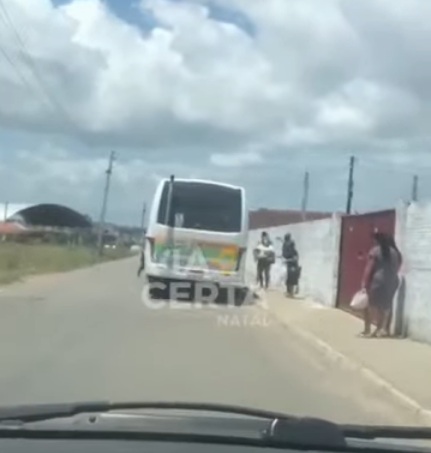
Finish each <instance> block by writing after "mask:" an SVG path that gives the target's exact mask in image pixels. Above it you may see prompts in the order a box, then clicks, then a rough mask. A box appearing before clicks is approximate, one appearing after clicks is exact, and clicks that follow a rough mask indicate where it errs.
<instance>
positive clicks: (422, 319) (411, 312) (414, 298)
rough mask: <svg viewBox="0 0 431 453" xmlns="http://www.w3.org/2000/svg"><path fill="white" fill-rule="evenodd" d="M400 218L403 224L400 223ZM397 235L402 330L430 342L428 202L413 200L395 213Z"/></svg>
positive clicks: (430, 219)
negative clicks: (402, 296)
mask: <svg viewBox="0 0 431 453" xmlns="http://www.w3.org/2000/svg"><path fill="white" fill-rule="evenodd" d="M403 222H404V225H403ZM397 224H398V226H397V239H398V244H399V247H400V249H401V251H402V253H403V255H404V260H405V266H404V269H403V272H404V275H405V280H406V296H405V302H404V307H403V313H402V319H403V321H404V326H403V327H404V329H403V330H404V331H405V332H406V334H407V335H408V336H409V337H411V338H413V339H416V340H419V341H426V342H429V343H431V203H426V204H423V203H414V204H411V205H410V206H408V207H407V208H405V213H404V215H403V213H402V211H401V209H400V210H399V213H397Z"/></svg>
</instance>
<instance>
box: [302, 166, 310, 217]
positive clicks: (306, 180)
mask: <svg viewBox="0 0 431 453" xmlns="http://www.w3.org/2000/svg"><path fill="white" fill-rule="evenodd" d="M309 186H310V175H309V173H308V171H306V172H305V174H304V185H303V192H302V206H301V209H302V221H303V222H305V220H306V218H307V205H308V191H309Z"/></svg>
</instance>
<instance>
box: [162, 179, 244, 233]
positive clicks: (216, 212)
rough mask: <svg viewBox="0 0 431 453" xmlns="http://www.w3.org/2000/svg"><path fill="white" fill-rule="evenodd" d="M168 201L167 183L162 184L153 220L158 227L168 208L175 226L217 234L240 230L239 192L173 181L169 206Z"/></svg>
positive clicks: (225, 188)
mask: <svg viewBox="0 0 431 453" xmlns="http://www.w3.org/2000/svg"><path fill="white" fill-rule="evenodd" d="M168 199H169V183H165V185H164V187H163V192H162V197H161V200H160V205H159V210H158V217H157V221H158V223H160V224H162V225H164V224H166V219H167V217H166V215H167V209H168V207H169V206H172V207H171V213H170V214H171V219H172V218H173V219H174V220H173V222H174V224H175V227H178V228H185V229H196V230H206V231H214V232H218V233H238V232H240V231H241V226H242V217H243V211H242V194H241V191H240V190H239V189H233V188H228V187H223V186H220V185H216V184H208V183H197V182H175V183H174V185H173V187H172V201H171V205H169V203H168ZM171 224H172V222H171Z"/></svg>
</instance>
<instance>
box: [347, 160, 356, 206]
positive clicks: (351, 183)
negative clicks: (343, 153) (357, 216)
mask: <svg viewBox="0 0 431 453" xmlns="http://www.w3.org/2000/svg"><path fill="white" fill-rule="evenodd" d="M354 170H355V157H354V156H352V157H351V158H350V164H349V180H348V184H347V205H346V213H347V214H350V213H351V212H352V201H353V187H354V181H353V173H354Z"/></svg>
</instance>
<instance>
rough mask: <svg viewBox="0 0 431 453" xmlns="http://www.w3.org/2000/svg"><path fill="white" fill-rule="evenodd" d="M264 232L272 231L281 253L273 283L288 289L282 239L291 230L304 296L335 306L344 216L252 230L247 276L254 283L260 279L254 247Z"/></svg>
mask: <svg viewBox="0 0 431 453" xmlns="http://www.w3.org/2000/svg"><path fill="white" fill-rule="evenodd" d="M262 231H267V232H268V233H269V235H270V237H271V239H272V241H273V243H274V246H275V247H276V253H277V262H276V263H275V264H274V266H273V268H272V273H271V278H272V285H271V286H272V287H275V288H277V289H280V290H284V289H285V286H284V280H285V275H286V270H285V267H284V265H283V261H282V259H281V247H282V238H283V237H284V235H285V234H286V233H290V234H291V235H292V238H293V240H294V241H295V243H296V247H297V249H298V253H299V260H300V265H301V266H302V275H301V281H300V292H301V295H302V296H304V297H307V298H310V299H313V300H315V301H316V302H320V303H321V304H323V305H326V306H335V301H336V295H337V281H338V259H339V242H340V232H341V219H340V217H339V216H338V215H335V216H334V217H333V218H331V219H324V220H316V221H313V222H304V223H297V224H293V225H285V226H281V227H274V228H265V229H264V230H251V231H250V235H249V249H248V255H247V277H248V282H249V283H251V284H253V283H255V280H256V271H255V268H256V265H255V262H254V260H253V248H254V247H255V246H256V244H257V242H258V240H259V238H260V235H261V233H262Z"/></svg>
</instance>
